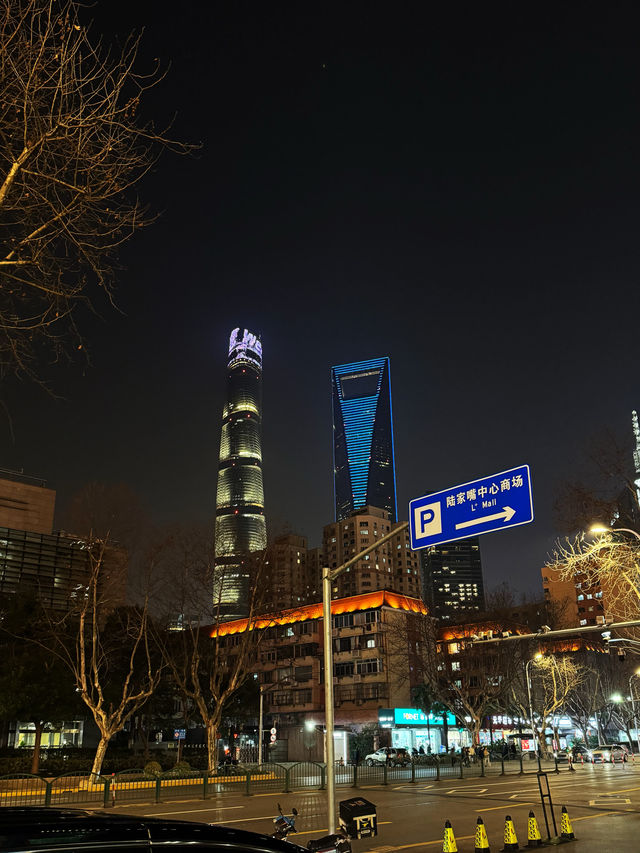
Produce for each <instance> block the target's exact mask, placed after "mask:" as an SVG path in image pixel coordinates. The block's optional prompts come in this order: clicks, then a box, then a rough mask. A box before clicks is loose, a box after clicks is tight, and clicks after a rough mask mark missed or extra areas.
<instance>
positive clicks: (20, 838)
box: [0, 806, 306, 853]
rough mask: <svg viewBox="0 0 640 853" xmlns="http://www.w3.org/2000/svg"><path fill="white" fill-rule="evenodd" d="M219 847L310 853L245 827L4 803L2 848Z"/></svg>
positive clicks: (131, 851)
mask: <svg viewBox="0 0 640 853" xmlns="http://www.w3.org/2000/svg"><path fill="white" fill-rule="evenodd" d="M187 849H189V850H194V849H197V850H199V851H207V850H209V851H212V853H213V851H215V853H220V851H221V850H224V851H225V853H306V850H305V848H304V847H299V846H298V845H297V844H293V843H292V842H291V841H280V840H279V839H277V838H272V837H271V836H269V835H259V834H258V833H256V832H247V831H246V830H243V829H231V828H230V827H227V826H216V825H212V824H206V823H195V822H191V821H182V820H160V819H158V818H151V817H137V816H135V815H123V814H112V813H108V812H102V811H95V812H93V811H84V810H83V809H56V808H42V807H37V806H35V807H10V806H7V807H5V808H2V809H0V850H2V851H3V853H33V851H34V850H38V851H43V853H44V851H47V853H49V851H52V853H80V851H82V853H84V851H87V853H92V851H95V853H99V851H105V853H107V851H108V853H113V851H115V850H122V851H127V853H138V851H140V853H142V852H143V851H146V853H150V851H151V850H166V851H171V853H178V852H179V851H180V850H187Z"/></svg>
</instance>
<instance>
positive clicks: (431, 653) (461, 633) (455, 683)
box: [396, 616, 520, 743]
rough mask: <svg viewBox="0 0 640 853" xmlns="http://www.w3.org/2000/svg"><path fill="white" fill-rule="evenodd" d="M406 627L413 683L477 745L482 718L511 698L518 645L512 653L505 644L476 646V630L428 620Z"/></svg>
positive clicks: (418, 619)
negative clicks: (452, 716)
mask: <svg viewBox="0 0 640 853" xmlns="http://www.w3.org/2000/svg"><path fill="white" fill-rule="evenodd" d="M407 625H408V626H409V628H408V630H409V632H410V635H409V637H408V641H409V642H408V645H409V649H410V652H409V658H410V659H409V664H410V667H411V672H412V673H413V678H414V679H416V680H417V683H419V684H425V685H427V686H428V687H429V690H430V692H431V694H432V695H433V696H434V698H435V699H437V700H438V701H439V702H441V703H442V704H443V705H445V706H446V707H447V708H449V710H451V711H452V713H454V714H455V715H456V716H457V717H458V719H459V720H460V722H461V724H464V725H465V726H466V727H467V729H468V730H469V732H470V734H471V736H472V738H473V741H474V743H478V740H479V733H480V729H481V728H482V723H483V720H484V718H485V717H486V716H487V715H488V714H490V713H491V712H492V711H496V710H498V709H500V708H501V705H502V703H503V702H504V701H505V699H506V697H507V695H508V688H509V684H510V680H511V678H512V675H513V672H514V670H515V669H516V667H517V666H518V662H519V660H520V655H519V647H520V644H517V645H516V644H514V647H512V648H509V649H507V648H505V647H506V646H507V644H506V643H496V644H493V643H492V644H487V645H485V646H483V645H481V644H473V643H472V642H471V640H472V635H473V634H474V632H475V631H477V630H479V626H478V625H476V624H474V625H473V626H465V625H459V626H453V625H452V626H446V627H440V626H439V625H438V623H437V622H436V621H435V620H434V619H432V618H431V617H429V616H415V617H413V618H412V619H410V620H407ZM494 627H496V626H495V625H494ZM398 640H400V641H401V642H402V643H404V642H405V640H404V638H397V640H396V642H397V641H398Z"/></svg>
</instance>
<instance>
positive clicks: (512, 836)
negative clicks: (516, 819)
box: [501, 815, 520, 853]
mask: <svg viewBox="0 0 640 853" xmlns="http://www.w3.org/2000/svg"><path fill="white" fill-rule="evenodd" d="M519 849H520V847H519V845H518V836H517V835H516V830H515V827H514V825H513V821H512V820H511V815H507V816H506V817H505V819H504V847H503V848H502V850H501V853H506V851H508V850H519Z"/></svg>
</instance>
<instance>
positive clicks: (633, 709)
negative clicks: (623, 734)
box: [629, 667, 640, 753]
mask: <svg viewBox="0 0 640 853" xmlns="http://www.w3.org/2000/svg"><path fill="white" fill-rule="evenodd" d="M634 676H635V677H636V678H638V677H640V667H638V669H636V671H635V672H632V673H631V675H630V676H629V696H630V697H631V713H632V715H633V728H634V729H635V732H636V744H637V745H638V753H640V736H639V735H638V719H637V717H636V699H635V696H634V695H633V684H632V683H631V680H632V679H633V678H634Z"/></svg>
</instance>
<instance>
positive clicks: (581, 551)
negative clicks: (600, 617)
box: [547, 532, 640, 621]
mask: <svg viewBox="0 0 640 853" xmlns="http://www.w3.org/2000/svg"><path fill="white" fill-rule="evenodd" d="M639 545H640V543H639V542H638V541H637V540H636V539H635V537H630V536H628V535H627V534H623V533H621V534H617V533H615V532H612V533H606V534H604V535H602V536H599V537H598V538H597V539H595V540H594V539H591V538H589V537H587V536H585V535H584V534H581V535H580V536H578V537H576V538H575V539H573V540H570V539H567V540H565V541H564V542H560V543H558V546H557V548H556V551H555V553H554V554H553V556H552V558H551V560H550V561H549V563H548V564H547V565H548V566H549V568H550V569H551V570H552V571H553V572H556V573H557V574H558V576H559V577H560V578H562V579H563V580H571V581H574V582H575V583H579V584H580V585H581V587H582V588H583V589H585V590H591V589H596V590H600V591H601V593H602V600H603V602H604V605H605V615H606V616H607V617H608V618H615V619H616V620H617V621H630V620H634V619H638V618H639V617H640V547H638V546H639Z"/></svg>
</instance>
